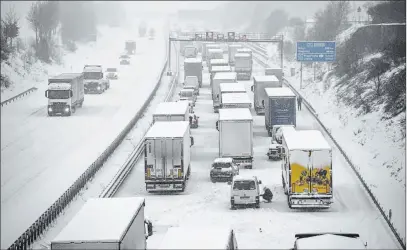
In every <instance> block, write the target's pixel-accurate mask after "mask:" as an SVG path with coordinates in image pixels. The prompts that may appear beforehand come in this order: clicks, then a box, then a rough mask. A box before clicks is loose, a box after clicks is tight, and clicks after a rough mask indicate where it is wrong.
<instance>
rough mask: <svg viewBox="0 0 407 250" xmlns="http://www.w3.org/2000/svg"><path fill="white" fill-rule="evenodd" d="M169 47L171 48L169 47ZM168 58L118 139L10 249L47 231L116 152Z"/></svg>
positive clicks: (24, 246) (24, 245)
mask: <svg viewBox="0 0 407 250" xmlns="http://www.w3.org/2000/svg"><path fill="white" fill-rule="evenodd" d="M167 49H169V48H167ZM167 65H168V58H166V60H165V63H164V67H163V69H162V70H161V73H160V77H159V80H158V82H157V84H156V86H155V87H154V89H153V91H152V92H151V94H150V96H149V97H148V99H147V100H146V101H145V102H144V104H143V106H142V107H141V108H140V110H139V111H138V112H137V114H136V115H135V116H134V117H133V118H132V120H131V121H130V122H129V124H127V126H126V127H125V128H124V129H123V131H122V132H120V134H119V135H118V136H117V137H116V139H115V140H114V141H113V142H112V143H111V144H110V145H109V146H108V147H107V148H106V149H105V151H104V152H103V153H102V154H101V155H100V156H99V157H98V158H97V159H96V160H95V161H94V162H93V163H92V164H91V165H90V166H89V167H88V169H87V170H86V171H85V172H84V173H83V174H82V175H81V176H80V177H79V178H78V179H77V180H76V181H75V182H74V183H73V184H72V185H71V186H70V187H69V188H68V190H66V191H65V192H64V193H63V195H62V196H61V197H59V198H58V199H57V201H55V202H54V204H52V205H51V206H50V207H49V208H48V209H47V210H46V211H45V212H44V213H43V214H42V215H41V216H40V217H39V218H38V219H37V220H36V221H35V222H34V223H33V224H32V225H31V226H30V227H29V228H28V229H27V230H26V231H25V232H24V233H23V234H22V235H21V236H20V237H19V238H18V239H17V240H16V241H15V242H14V243H13V244H12V245H11V246H10V247H9V248H8V249H9V250H16V249H23V250H26V249H28V248H29V247H30V246H31V245H32V244H33V243H34V242H35V241H36V240H37V239H38V238H39V237H40V235H41V234H42V233H43V232H44V231H45V229H46V228H47V227H48V225H50V224H51V223H52V222H53V221H54V220H55V219H56V218H57V217H58V215H59V214H60V213H61V212H62V211H63V209H64V208H65V207H66V206H67V205H68V204H69V203H70V202H71V201H72V200H73V198H75V196H76V195H77V194H78V193H79V191H80V190H81V189H82V188H83V187H84V186H85V185H86V183H87V182H88V181H89V179H91V178H92V177H93V176H94V175H95V174H96V172H97V171H98V170H99V169H100V168H101V167H102V166H103V163H104V162H105V161H106V160H107V159H108V157H109V156H110V155H111V154H112V153H113V152H114V150H115V149H116V148H117V147H118V146H119V145H120V143H121V142H122V141H123V139H124V138H125V136H126V135H127V134H128V132H129V131H130V130H131V129H132V128H133V126H134V124H135V123H136V122H137V121H138V120H139V119H140V118H141V117H142V116H143V113H144V111H145V110H146V109H147V107H148V105H149V104H150V102H151V100H152V98H153V97H154V96H155V94H156V92H157V90H158V87H159V86H160V85H161V79H162V77H163V75H164V72H165V71H166V69H167Z"/></svg>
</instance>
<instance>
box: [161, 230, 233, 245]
mask: <svg viewBox="0 0 407 250" xmlns="http://www.w3.org/2000/svg"><path fill="white" fill-rule="evenodd" d="M158 249H218V250H220V249H225V250H234V249H238V246H237V241H236V235H235V233H234V231H233V230H232V229H230V228H228V227H219V226H216V227H208V226H203V227H195V226H192V227H191V226H186V227H170V228H169V229H168V231H167V233H166V234H165V236H164V238H163V239H162V240H161V244H160V245H159V247H158Z"/></svg>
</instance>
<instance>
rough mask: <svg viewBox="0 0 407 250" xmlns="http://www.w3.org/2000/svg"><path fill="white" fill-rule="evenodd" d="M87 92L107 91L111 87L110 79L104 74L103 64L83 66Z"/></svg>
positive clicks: (99, 92)
mask: <svg viewBox="0 0 407 250" xmlns="http://www.w3.org/2000/svg"><path fill="white" fill-rule="evenodd" d="M83 75H84V79H85V82H84V85H85V94H87V93H98V94H101V93H103V92H105V90H107V89H108V88H109V87H110V81H109V80H108V79H106V78H105V77H104V75H103V68H102V65H85V66H84V67H83Z"/></svg>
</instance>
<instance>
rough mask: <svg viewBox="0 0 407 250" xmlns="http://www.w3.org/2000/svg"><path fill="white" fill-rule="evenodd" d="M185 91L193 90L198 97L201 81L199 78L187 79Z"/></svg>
mask: <svg viewBox="0 0 407 250" xmlns="http://www.w3.org/2000/svg"><path fill="white" fill-rule="evenodd" d="M183 88H185V89H193V90H194V94H195V95H196V96H198V95H199V80H198V77H197V76H187V77H185V81H184V87H183Z"/></svg>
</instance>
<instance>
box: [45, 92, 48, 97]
mask: <svg viewBox="0 0 407 250" xmlns="http://www.w3.org/2000/svg"><path fill="white" fill-rule="evenodd" d="M45 97H47V98H48V90H45Z"/></svg>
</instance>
